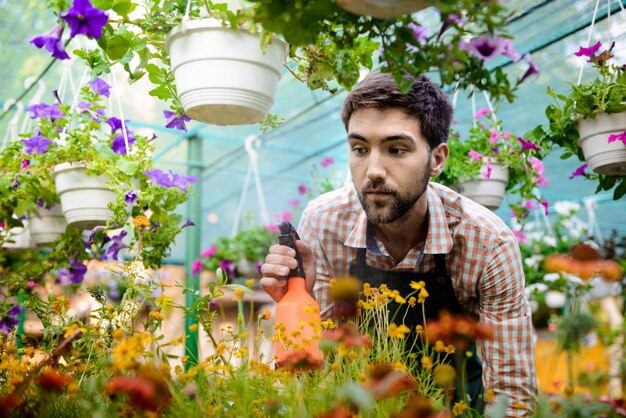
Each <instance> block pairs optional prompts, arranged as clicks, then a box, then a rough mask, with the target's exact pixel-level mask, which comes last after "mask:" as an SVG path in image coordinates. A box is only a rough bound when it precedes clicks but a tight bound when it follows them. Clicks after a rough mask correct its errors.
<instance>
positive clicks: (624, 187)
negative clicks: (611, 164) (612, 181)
mask: <svg viewBox="0 0 626 418" xmlns="http://www.w3.org/2000/svg"><path fill="white" fill-rule="evenodd" d="M625 194H626V177H622V178H621V180H620V185H619V186H617V187H616V188H615V191H614V192H613V200H618V199H619V198H621V197H622V196H624V195H625Z"/></svg>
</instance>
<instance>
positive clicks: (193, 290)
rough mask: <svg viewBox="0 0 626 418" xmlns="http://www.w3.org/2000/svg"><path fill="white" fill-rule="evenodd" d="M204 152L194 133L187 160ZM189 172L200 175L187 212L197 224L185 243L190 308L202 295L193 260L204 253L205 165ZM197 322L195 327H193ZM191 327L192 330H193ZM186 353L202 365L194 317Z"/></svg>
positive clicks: (189, 323) (188, 231) (190, 321)
mask: <svg viewBox="0 0 626 418" xmlns="http://www.w3.org/2000/svg"><path fill="white" fill-rule="evenodd" d="M201 155H202V140H201V139H200V138H199V137H198V136H196V135H192V136H190V137H189V138H188V139H187V160H188V161H196V160H198V158H199V157H200V156H201ZM188 175H190V176H196V178H197V179H198V182H197V183H196V184H195V185H194V187H193V192H192V193H191V195H190V196H189V200H188V201H187V215H188V217H189V219H191V220H192V221H194V222H195V223H196V226H195V227H191V228H187V229H186V230H185V232H186V234H187V235H186V237H185V238H186V242H185V244H186V245H185V272H186V276H185V287H186V288H187V289H188V292H187V293H186V294H185V307H186V308H187V310H190V309H191V307H192V306H193V303H194V302H195V301H196V299H197V298H198V297H200V282H199V278H198V277H197V276H194V275H193V274H192V268H193V262H194V260H195V259H196V258H198V255H199V254H200V237H201V229H202V219H201V216H202V167H199V166H197V165H191V166H190V167H189V169H188ZM192 325H194V326H193V327H191V326H192ZM190 328H191V329H190ZM185 333H186V336H187V338H186V339H185V355H186V356H189V357H188V360H187V363H186V364H185V370H188V369H189V368H190V367H192V366H195V365H197V364H198V321H196V320H195V318H194V317H193V316H186V317H185Z"/></svg>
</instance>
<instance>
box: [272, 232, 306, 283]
mask: <svg viewBox="0 0 626 418" xmlns="http://www.w3.org/2000/svg"><path fill="white" fill-rule="evenodd" d="M278 230H279V231H280V235H279V236H278V243H279V244H280V245H286V246H287V247H290V248H293V250H294V251H295V252H296V260H297V261H298V267H296V268H295V269H292V270H291V271H290V272H289V276H288V277H304V268H303V267H302V258H301V257H300V253H299V252H298V248H297V247H296V241H297V240H299V239H300V236H299V235H298V232H297V231H296V228H294V227H293V225H291V223H289V222H286V221H280V223H279V224H278Z"/></svg>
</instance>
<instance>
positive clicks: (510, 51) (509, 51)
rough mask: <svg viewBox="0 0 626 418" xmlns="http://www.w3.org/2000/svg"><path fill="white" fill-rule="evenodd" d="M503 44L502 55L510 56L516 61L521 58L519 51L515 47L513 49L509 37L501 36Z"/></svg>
mask: <svg viewBox="0 0 626 418" xmlns="http://www.w3.org/2000/svg"><path fill="white" fill-rule="evenodd" d="M503 45H504V49H503V51H502V55H504V56H505V57H508V58H510V59H511V61H513V62H517V61H519V60H521V59H522V56H521V55H520V53H519V52H517V49H515V47H514V46H513V42H512V41H511V40H510V39H507V38H503Z"/></svg>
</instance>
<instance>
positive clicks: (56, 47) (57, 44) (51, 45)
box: [30, 24, 70, 60]
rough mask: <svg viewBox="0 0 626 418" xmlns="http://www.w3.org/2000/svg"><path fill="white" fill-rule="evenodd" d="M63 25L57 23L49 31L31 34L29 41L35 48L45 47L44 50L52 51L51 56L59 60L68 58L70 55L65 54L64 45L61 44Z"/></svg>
mask: <svg viewBox="0 0 626 418" xmlns="http://www.w3.org/2000/svg"><path fill="white" fill-rule="evenodd" d="M62 37H63V25H61V24H58V25H56V26H55V27H54V29H52V30H51V31H50V32H47V33H44V34H41V35H37V36H33V37H32V38H30V43H31V44H33V45H35V46H36V47H37V48H39V49H41V48H45V50H46V51H48V52H52V56H53V57H54V58H56V59H59V60H68V59H70V56H69V55H67V52H66V51H65V47H64V46H63V41H62V40H61V38H62Z"/></svg>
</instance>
